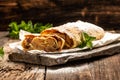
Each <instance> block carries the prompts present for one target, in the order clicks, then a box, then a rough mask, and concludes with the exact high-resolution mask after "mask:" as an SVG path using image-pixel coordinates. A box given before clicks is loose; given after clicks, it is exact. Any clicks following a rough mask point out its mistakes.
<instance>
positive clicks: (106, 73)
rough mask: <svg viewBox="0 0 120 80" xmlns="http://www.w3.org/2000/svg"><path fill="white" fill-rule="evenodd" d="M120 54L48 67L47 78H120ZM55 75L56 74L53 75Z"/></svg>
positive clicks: (80, 79)
mask: <svg viewBox="0 0 120 80" xmlns="http://www.w3.org/2000/svg"><path fill="white" fill-rule="evenodd" d="M119 65H120V54H116V55H113V56H106V57H97V58H92V59H89V60H85V61H82V62H81V61H79V60H78V61H74V62H71V63H67V64H66V65H59V66H53V67H47V72H46V80H120V76H119V74H120V68H119ZM53 75H54V76H53Z"/></svg>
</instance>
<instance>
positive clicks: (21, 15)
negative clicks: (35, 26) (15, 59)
mask: <svg viewBox="0 0 120 80" xmlns="http://www.w3.org/2000/svg"><path fill="white" fill-rule="evenodd" d="M33 15H34V16H33ZM104 16H105V17H104ZM106 16H107V17H106ZM119 17H120V1H119V0H114V1H113V0H109V1H106V0H100V1H96V0H89V1H84V0H73V1H70V0H19V1H18V0H5V1H4V0H1V1H0V22H1V24H0V26H1V27H0V30H7V28H8V24H9V23H10V22H11V21H17V22H20V21H21V20H26V21H28V20H32V21H33V22H42V23H48V22H49V23H53V24H54V25H55V26H56V25H61V24H63V23H66V22H68V21H76V20H78V19H79V20H83V21H88V22H92V23H95V24H97V25H99V26H102V27H108V28H109V27H110V26H111V27H117V26H119V23H120V18H119ZM109 19H110V20H109ZM111 24H112V25H111ZM118 28H119V27H118Z"/></svg>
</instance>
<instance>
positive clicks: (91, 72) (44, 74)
mask: <svg viewBox="0 0 120 80" xmlns="http://www.w3.org/2000/svg"><path fill="white" fill-rule="evenodd" d="M7 35H8V32H0V47H2V46H3V47H4V51H5V55H4V58H0V80H120V54H119V53H117V54H115V55H112V56H103V57H96V58H92V59H89V60H82V61H73V62H69V63H67V64H64V65H58V66H52V67H47V66H41V65H32V64H27V63H17V62H11V61H10V60H9V59H8V55H9V54H10V52H11V49H10V48H9V47H8V44H9V43H10V42H13V41H17V40H13V39H10V38H8V37H7Z"/></svg>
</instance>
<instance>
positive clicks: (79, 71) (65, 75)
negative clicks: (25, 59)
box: [46, 61, 93, 80]
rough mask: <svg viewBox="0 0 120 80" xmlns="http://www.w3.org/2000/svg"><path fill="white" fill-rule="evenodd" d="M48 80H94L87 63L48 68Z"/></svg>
mask: <svg viewBox="0 0 120 80" xmlns="http://www.w3.org/2000/svg"><path fill="white" fill-rule="evenodd" d="M46 80H93V79H92V76H91V73H90V70H89V68H88V65H87V62H86V61H82V62H81V61H76V62H72V63H68V64H66V65H59V66H52V67H47V71H46Z"/></svg>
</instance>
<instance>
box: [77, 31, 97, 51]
mask: <svg viewBox="0 0 120 80" xmlns="http://www.w3.org/2000/svg"><path fill="white" fill-rule="evenodd" d="M95 39H96V38H95V37H92V36H89V35H88V34H87V33H85V32H83V33H82V43H81V44H80V45H79V46H78V47H79V48H84V47H88V48H90V49H92V47H93V44H92V41H93V40H95Z"/></svg>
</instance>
